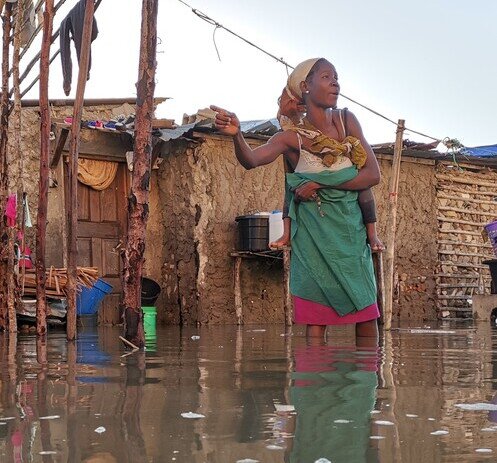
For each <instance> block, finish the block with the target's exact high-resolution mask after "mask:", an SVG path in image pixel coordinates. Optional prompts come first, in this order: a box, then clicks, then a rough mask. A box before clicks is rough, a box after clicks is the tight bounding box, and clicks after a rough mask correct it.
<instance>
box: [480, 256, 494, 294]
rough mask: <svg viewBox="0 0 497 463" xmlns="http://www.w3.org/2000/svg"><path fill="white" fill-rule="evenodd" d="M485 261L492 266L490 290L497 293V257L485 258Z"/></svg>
mask: <svg viewBox="0 0 497 463" xmlns="http://www.w3.org/2000/svg"><path fill="white" fill-rule="evenodd" d="M483 263H484V264H486V265H488V266H489V267H490V275H491V276H492V283H491V285H490V292H491V293H492V294H497V259H491V260H484V261H483Z"/></svg>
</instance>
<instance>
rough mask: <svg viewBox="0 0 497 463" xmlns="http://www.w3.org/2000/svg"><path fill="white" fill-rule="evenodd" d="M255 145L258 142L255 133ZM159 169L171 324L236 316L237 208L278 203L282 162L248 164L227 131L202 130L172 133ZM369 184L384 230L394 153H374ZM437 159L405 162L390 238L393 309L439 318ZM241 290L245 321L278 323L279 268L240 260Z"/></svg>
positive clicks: (165, 288)
mask: <svg viewBox="0 0 497 463" xmlns="http://www.w3.org/2000/svg"><path fill="white" fill-rule="evenodd" d="M252 143H253V144H254V145H256V144H258V143H260V142H259V141H253V142H252ZM168 149H169V152H168V153H166V154H164V157H165V159H164V162H163V163H162V165H161V168H160V172H159V178H158V182H159V189H160V204H161V205H162V214H163V219H162V223H163V226H164V236H163V241H162V246H163V247H164V252H163V255H164V261H163V265H162V285H163V292H164V304H165V317H164V318H163V319H164V320H165V321H166V322H168V323H188V324H190V323H197V322H198V323H235V312H234V310H235V309H234V295H233V262H232V258H231V257H230V256H229V253H230V251H232V250H233V249H234V248H235V246H236V243H235V241H236V236H237V235H236V224H235V217H236V216H238V215H243V214H247V213H250V212H253V211H257V210H259V211H271V210H273V209H280V208H281V204H282V198H283V182H284V179H283V168H282V165H281V163H280V162H276V163H274V164H271V165H269V166H264V167H260V168H257V169H254V170H250V171H246V170H245V169H243V168H242V167H241V166H239V165H238V163H237V160H236V158H235V155H234V152H233V144H232V142H231V140H228V139H225V138H223V137H218V136H214V135H205V136H203V138H202V139H197V140H196V141H195V142H193V141H192V142H188V141H186V140H183V141H176V142H172V143H171V144H170V145H169V148H168ZM380 157H381V159H380V166H381V171H382V182H381V184H380V185H378V186H377V187H376V188H375V196H376V201H377V208H378V220H379V224H378V228H379V235H380V237H382V236H383V237H384V231H385V229H386V220H387V210H386V204H387V203H386V199H387V197H388V179H389V175H390V170H391V157H389V156H387V155H382V156H380ZM434 166H435V163H434V162H432V161H418V160H416V159H413V158H411V159H406V160H405V161H404V162H403V163H402V168H401V177H400V191H399V212H398V232H397V246H396V256H397V261H396V262H397V265H396V274H395V281H396V302H395V308H394V310H395V312H394V315H395V317H396V318H402V319H406V318H412V319H436V316H437V315H436V310H435V278H434V269H435V265H436V260H437V245H436V231H437V220H436V202H435V193H436V192H435V186H436V179H435V169H434ZM241 280H242V295H243V308H244V321H245V322H246V323H272V322H283V288H282V269H281V266H280V265H279V264H278V263H275V262H271V261H266V260H244V262H243V264H242V273H241Z"/></svg>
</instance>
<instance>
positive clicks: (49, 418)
mask: <svg viewBox="0 0 497 463" xmlns="http://www.w3.org/2000/svg"><path fill="white" fill-rule="evenodd" d="M57 418H60V416H59V415H49V416H40V420H56V419H57Z"/></svg>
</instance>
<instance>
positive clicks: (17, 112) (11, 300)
mask: <svg viewBox="0 0 497 463" xmlns="http://www.w3.org/2000/svg"><path fill="white" fill-rule="evenodd" d="M23 7H24V4H23V3H22V2H17V10H16V19H15V25H14V51H13V54H12V74H13V85H14V106H13V111H12V113H11V117H12V122H13V124H12V138H13V140H12V144H11V149H12V150H13V151H14V153H15V156H18V157H19V159H21V118H22V115H21V91H20V89H19V54H20V51H21V28H22V21H23V15H24V8H23ZM9 123H10V121H9ZM22 175H23V172H22V169H21V168H20V169H19V179H20V180H21V183H22ZM11 191H12V190H11ZM18 198H19V195H18ZM17 202H18V206H19V204H22V200H18V201H17ZM7 236H8V245H7V250H8V261H7V313H8V318H9V333H15V332H17V314H16V299H19V292H18V280H17V276H16V274H15V268H14V253H15V251H14V249H15V240H16V227H15V226H13V227H9V228H8V233H7Z"/></svg>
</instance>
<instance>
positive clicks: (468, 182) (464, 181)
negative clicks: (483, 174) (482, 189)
mask: <svg viewBox="0 0 497 463" xmlns="http://www.w3.org/2000/svg"><path fill="white" fill-rule="evenodd" d="M435 177H436V179H437V180H446V181H449V182H453V183H462V184H465V185H479V186H488V187H489V188H493V189H495V182H485V181H483V180H480V179H478V178H474V179H467V178H461V177H452V176H450V175H445V174H435Z"/></svg>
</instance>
